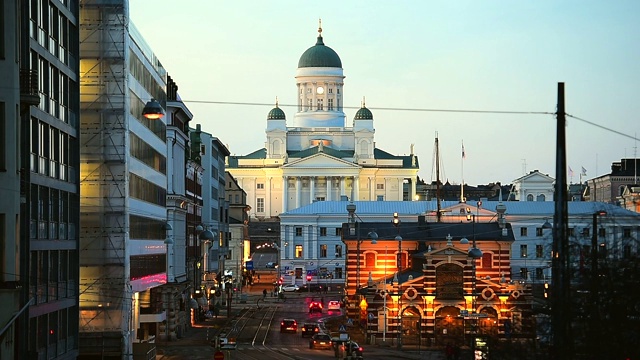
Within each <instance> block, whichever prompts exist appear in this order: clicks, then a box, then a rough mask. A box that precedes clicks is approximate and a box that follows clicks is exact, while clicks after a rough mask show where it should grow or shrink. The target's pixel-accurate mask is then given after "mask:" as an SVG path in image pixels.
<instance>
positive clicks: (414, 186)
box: [409, 178, 502, 200]
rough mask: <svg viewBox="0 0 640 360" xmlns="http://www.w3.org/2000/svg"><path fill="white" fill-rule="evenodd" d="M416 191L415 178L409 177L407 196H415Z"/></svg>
mask: <svg viewBox="0 0 640 360" xmlns="http://www.w3.org/2000/svg"><path fill="white" fill-rule="evenodd" d="M416 191H417V189H416V178H411V192H409V196H410V197H411V200H413V199H415V198H416ZM501 200H502V199H501Z"/></svg>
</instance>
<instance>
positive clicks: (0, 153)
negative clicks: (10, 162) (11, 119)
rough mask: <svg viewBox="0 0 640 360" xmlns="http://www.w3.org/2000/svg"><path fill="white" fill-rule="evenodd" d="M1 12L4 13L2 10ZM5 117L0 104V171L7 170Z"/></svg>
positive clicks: (2, 103)
mask: <svg viewBox="0 0 640 360" xmlns="http://www.w3.org/2000/svg"><path fill="white" fill-rule="evenodd" d="M0 11H2V10H1V9H0ZM2 28H3V26H0V58H2V45H3V44H2V41H3V40H4V39H2V36H1V35H2V30H3V29H2ZM5 129H6V125H5V115H4V102H0V139H2V141H0V142H1V144H0V171H6V170H7V158H6V157H7V142H6V141H5Z"/></svg>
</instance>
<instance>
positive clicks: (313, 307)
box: [309, 301, 322, 314]
mask: <svg viewBox="0 0 640 360" xmlns="http://www.w3.org/2000/svg"><path fill="white" fill-rule="evenodd" d="M312 312H319V313H321V312H322V303H320V302H319V301H312V302H311V303H310V304H309V314H311V313H312Z"/></svg>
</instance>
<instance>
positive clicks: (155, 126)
mask: <svg viewBox="0 0 640 360" xmlns="http://www.w3.org/2000/svg"><path fill="white" fill-rule="evenodd" d="M80 9H81V10H80V12H81V16H80V18H81V19H82V22H81V23H80V39H81V41H80V50H81V51H80V55H81V56H80V57H79V61H80V69H81V73H82V77H81V78H80V108H81V117H80V119H81V138H82V139H83V140H82V144H81V145H82V146H81V151H80V158H81V167H80V179H81V195H82V203H81V214H82V215H81V219H82V221H81V224H82V228H81V229H80V244H81V249H82V253H81V256H80V259H81V263H80V265H81V267H80V269H81V270H80V278H81V281H80V293H81V296H80V317H79V326H80V339H81V341H80V358H87V359H89V358H95V357H96V356H101V357H104V356H105V354H108V356H110V357H118V358H123V357H126V356H129V354H133V352H134V351H136V352H139V351H142V352H143V353H147V354H152V353H153V351H155V350H154V349H155V348H154V347H153V345H152V343H153V342H154V339H155V337H156V336H155V335H154V334H153V333H152V331H151V329H156V328H157V325H158V324H160V323H162V321H165V320H166V317H167V315H168V314H167V311H165V309H163V306H162V304H161V302H160V301H158V300H160V299H158V298H154V295H153V293H152V291H151V290H152V289H153V288H156V287H158V286H161V285H163V284H166V283H167V265H168V263H169V262H170V261H169V259H168V257H167V253H168V251H167V250H168V249H167V240H168V239H170V238H171V237H173V235H174V234H173V233H172V232H170V230H169V229H171V228H173V225H171V226H168V223H167V221H168V220H169V219H168V213H167V184H168V175H167V163H168V162H169V160H168V159H167V151H168V148H169V145H168V142H169V141H168V137H167V123H166V121H167V118H166V117H165V118H160V119H156V120H151V119H148V118H146V117H144V116H143V109H144V107H145V104H146V103H147V102H148V101H149V100H150V99H156V100H157V101H158V103H159V104H161V106H162V107H163V108H167V94H166V87H167V81H168V80H167V73H166V70H165V69H164V68H163V66H162V64H161V63H160V61H159V60H158V59H157V57H156V56H155V55H154V54H153V52H152V51H151V49H150V47H149V46H148V45H147V44H146V43H145V41H144V39H143V38H142V36H141V35H140V34H139V33H138V32H137V30H136V28H135V26H134V25H133V24H132V23H131V22H130V19H129V10H128V1H125V0H122V1H101V0H85V1H81V2H80ZM174 105H177V104H174ZM169 119H172V117H169ZM173 135H175V132H173V133H172V136H173ZM173 209H174V210H175V208H173ZM172 216H174V217H175V216H177V217H180V216H181V214H180V213H178V214H176V213H175V212H172ZM171 220H175V218H173V219H171ZM176 227H178V226H176ZM171 231H172V230H171ZM174 241H175V240H174ZM169 250H171V249H169ZM147 330H148V331H147Z"/></svg>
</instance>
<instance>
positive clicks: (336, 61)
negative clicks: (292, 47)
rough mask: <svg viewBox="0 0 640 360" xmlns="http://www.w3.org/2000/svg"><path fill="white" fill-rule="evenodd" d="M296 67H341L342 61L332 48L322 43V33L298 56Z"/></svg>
mask: <svg viewBox="0 0 640 360" xmlns="http://www.w3.org/2000/svg"><path fill="white" fill-rule="evenodd" d="M298 67H299V68H304V67H333V68H342V61H341V60H340V57H339V56H338V54H337V53H336V52H335V51H333V49H332V48H330V47H328V46H325V45H324V42H322V35H320V36H318V41H317V42H316V45H315V46H312V47H310V48H308V49H307V51H305V52H304V53H303V54H302V56H300V60H299V61H298Z"/></svg>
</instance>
